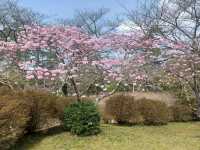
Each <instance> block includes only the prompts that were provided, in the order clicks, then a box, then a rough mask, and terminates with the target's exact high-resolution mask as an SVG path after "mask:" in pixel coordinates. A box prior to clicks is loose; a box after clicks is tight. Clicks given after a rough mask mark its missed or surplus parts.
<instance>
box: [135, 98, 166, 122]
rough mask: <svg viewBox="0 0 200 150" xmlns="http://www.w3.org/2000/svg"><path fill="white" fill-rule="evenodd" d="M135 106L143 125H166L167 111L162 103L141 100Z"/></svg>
mask: <svg viewBox="0 0 200 150" xmlns="http://www.w3.org/2000/svg"><path fill="white" fill-rule="evenodd" d="M137 105H138V107H139V112H140V113H141V114H142V116H143V118H144V124H146V125H165V124H167V123H168V121H169V110H168V107H167V105H166V104H165V103H164V102H161V101H155V100H148V99H145V98H143V99H140V100H138V101H137Z"/></svg>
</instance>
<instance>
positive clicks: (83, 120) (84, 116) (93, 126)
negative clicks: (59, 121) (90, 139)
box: [64, 102, 100, 136]
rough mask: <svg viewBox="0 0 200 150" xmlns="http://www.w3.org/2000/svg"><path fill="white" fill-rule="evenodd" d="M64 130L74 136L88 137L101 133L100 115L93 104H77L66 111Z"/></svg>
mask: <svg viewBox="0 0 200 150" xmlns="http://www.w3.org/2000/svg"><path fill="white" fill-rule="evenodd" d="M64 129H65V130H67V131H70V132H71V133H72V134H76V135H81V136H88V135H95V134H98V133H99V132H100V115H99V112H98V111H97V108H96V106H95V104H94V103H92V102H77V103H74V104H72V105H70V106H69V107H67V108H65V111H64Z"/></svg>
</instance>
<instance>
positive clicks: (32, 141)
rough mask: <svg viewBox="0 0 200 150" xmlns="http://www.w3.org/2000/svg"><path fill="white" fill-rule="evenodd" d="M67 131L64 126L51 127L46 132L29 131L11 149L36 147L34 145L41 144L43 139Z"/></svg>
mask: <svg viewBox="0 0 200 150" xmlns="http://www.w3.org/2000/svg"><path fill="white" fill-rule="evenodd" d="M63 132H65V131H64V130H63V127H55V128H51V129H49V130H48V131H45V132H42V131H41V132H38V133H29V134H26V135H25V136H24V137H23V138H21V139H20V140H19V141H18V142H17V143H16V144H15V145H14V146H13V147H12V148H11V149H10V150H27V149H29V148H31V147H34V145H37V144H39V143H40V142H41V141H42V139H44V138H46V137H48V136H52V135H56V134H60V133H63Z"/></svg>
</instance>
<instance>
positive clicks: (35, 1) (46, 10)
mask: <svg viewBox="0 0 200 150" xmlns="http://www.w3.org/2000/svg"><path fill="white" fill-rule="evenodd" d="M19 3H20V5H22V6H24V7H27V8H31V9H33V10H35V11H38V12H40V13H43V14H46V15H48V16H50V17H51V18H71V17H73V14H74V11H75V10H78V9H97V8H101V7H105V8H109V9H110V10H111V16H114V15H118V14H121V13H124V12H125V10H124V8H122V7H121V6H120V4H119V3H121V4H123V5H124V6H125V7H127V8H129V9H130V8H136V7H137V4H138V0H19Z"/></svg>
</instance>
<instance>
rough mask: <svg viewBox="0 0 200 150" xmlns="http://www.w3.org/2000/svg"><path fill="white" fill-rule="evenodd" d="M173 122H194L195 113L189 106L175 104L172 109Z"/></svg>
mask: <svg viewBox="0 0 200 150" xmlns="http://www.w3.org/2000/svg"><path fill="white" fill-rule="evenodd" d="M170 111H171V121H178V122H186V121H192V120H193V119H194V118H193V115H194V112H193V110H192V108H191V107H189V106H187V105H181V104H175V105H174V106H171V107H170Z"/></svg>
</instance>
